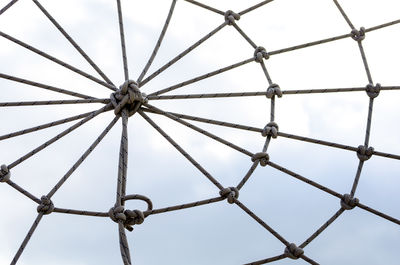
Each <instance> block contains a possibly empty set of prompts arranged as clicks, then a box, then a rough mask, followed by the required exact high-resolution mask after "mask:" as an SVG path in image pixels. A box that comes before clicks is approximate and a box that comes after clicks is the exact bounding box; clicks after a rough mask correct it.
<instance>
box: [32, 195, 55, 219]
mask: <svg viewBox="0 0 400 265" xmlns="http://www.w3.org/2000/svg"><path fill="white" fill-rule="evenodd" d="M40 201H41V203H40V204H39V206H38V207H37V208H36V210H37V212H38V213H42V214H44V215H46V214H51V213H52V212H53V210H54V204H53V202H52V201H51V200H50V199H49V198H48V197H47V196H44V195H43V196H42V197H41V198H40Z"/></svg>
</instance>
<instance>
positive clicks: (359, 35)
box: [351, 27, 365, 42]
mask: <svg viewBox="0 0 400 265" xmlns="http://www.w3.org/2000/svg"><path fill="white" fill-rule="evenodd" d="M351 38H352V39H353V40H355V41H358V42H360V41H363V40H364V39H365V28H364V27H361V28H360V30H357V29H353V30H352V31H351Z"/></svg>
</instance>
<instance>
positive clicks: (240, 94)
mask: <svg viewBox="0 0 400 265" xmlns="http://www.w3.org/2000/svg"><path fill="white" fill-rule="evenodd" d="M363 90H365V88H364V89H363ZM266 94H267V92H265V91H262V92H231V93H213V94H190V95H189V94H186V95H162V96H155V95H154V96H150V95H149V96H148V99H149V100H165V99H196V98H228V97H253V96H265V95H266Z"/></svg>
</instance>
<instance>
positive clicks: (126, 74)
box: [117, 0, 129, 80]
mask: <svg viewBox="0 0 400 265" xmlns="http://www.w3.org/2000/svg"><path fill="white" fill-rule="evenodd" d="M117 7H118V23H119V35H120V38H121V49H122V60H123V64H124V76H125V80H129V71H128V59H127V57H126V47H125V33H124V22H123V18H122V9H121V1H120V0H117Z"/></svg>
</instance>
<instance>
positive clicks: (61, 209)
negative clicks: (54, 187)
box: [53, 207, 109, 217]
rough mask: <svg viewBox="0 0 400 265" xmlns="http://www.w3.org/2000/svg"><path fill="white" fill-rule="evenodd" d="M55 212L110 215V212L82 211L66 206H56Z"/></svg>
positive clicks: (97, 215) (98, 215)
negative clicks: (66, 207) (65, 207)
mask: <svg viewBox="0 0 400 265" xmlns="http://www.w3.org/2000/svg"><path fill="white" fill-rule="evenodd" d="M53 212H55V213H65V214H75V215H84V216H93V217H109V216H108V212H94V211H82V210H73V209H64V208H57V207H55V208H54V211H53Z"/></svg>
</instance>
